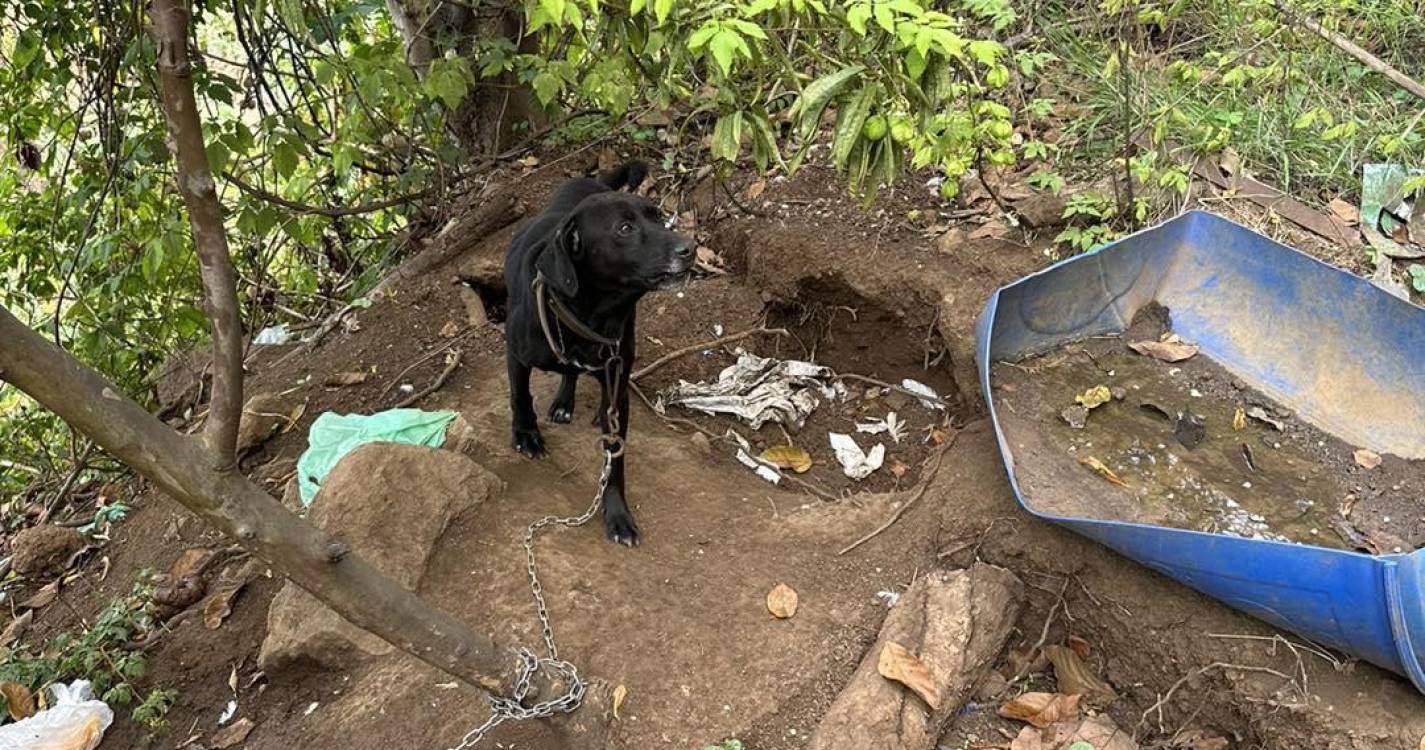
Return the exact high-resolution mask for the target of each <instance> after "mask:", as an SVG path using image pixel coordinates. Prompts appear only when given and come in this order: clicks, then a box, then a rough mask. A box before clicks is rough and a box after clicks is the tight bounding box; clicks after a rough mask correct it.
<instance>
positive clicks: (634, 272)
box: [535, 191, 697, 297]
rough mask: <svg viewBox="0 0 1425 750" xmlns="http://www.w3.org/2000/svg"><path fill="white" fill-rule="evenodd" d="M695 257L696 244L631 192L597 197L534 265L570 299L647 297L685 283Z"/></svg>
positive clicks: (558, 231)
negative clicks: (592, 294) (585, 296)
mask: <svg viewBox="0 0 1425 750" xmlns="http://www.w3.org/2000/svg"><path fill="white" fill-rule="evenodd" d="M696 258H697V246H696V245H695V244H694V242H693V241H692V239H690V238H688V237H684V236H682V235H680V234H677V233H675V232H673V231H672V230H670V229H669V228H668V226H667V225H666V224H665V223H664V220H663V214H662V212H661V211H659V210H658V207H657V206H655V205H653V204H652V203H650V202H649V201H647V200H645V199H644V198H641V197H639V196H637V195H633V194H631V193H624V192H617V191H610V192H604V193H596V194H594V195H591V196H589V197H588V198H585V199H584V200H583V201H582V202H580V203H579V205H578V206H576V207H575V208H574V210H573V212H571V213H570V214H569V216H568V217H566V218H565V219H564V221H562V222H560V224H559V227H558V229H556V230H555V232H554V236H553V237H552V238H551V239H550V244H549V247H548V248H546V249H545V250H544V252H543V253H541V254H540V256H539V259H538V260H537V261H536V263H535V266H536V268H537V269H538V270H539V272H540V273H542V274H543V275H544V278H545V279H546V280H547V281H548V282H549V284H550V286H551V287H553V288H554V289H555V291H558V292H559V293H560V294H563V295H564V296H566V297H573V296H575V295H577V294H578V293H579V292H580V290H584V291H595V292H612V293H618V292H639V293H641V292H648V291H653V290H655V289H671V288H673V287H676V286H677V285H679V284H681V283H683V282H684V281H685V280H686V279H687V278H688V275H689V273H691V271H692V268H693V262H694V260H696Z"/></svg>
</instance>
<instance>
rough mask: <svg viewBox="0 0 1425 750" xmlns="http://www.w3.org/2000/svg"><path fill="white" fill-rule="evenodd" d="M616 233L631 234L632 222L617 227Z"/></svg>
mask: <svg viewBox="0 0 1425 750" xmlns="http://www.w3.org/2000/svg"><path fill="white" fill-rule="evenodd" d="M618 233H619V234H633V222H631V221H625V222H624V223H622V224H620V225H618Z"/></svg>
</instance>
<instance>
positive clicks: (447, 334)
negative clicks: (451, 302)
mask: <svg viewBox="0 0 1425 750" xmlns="http://www.w3.org/2000/svg"><path fill="white" fill-rule="evenodd" d="M457 333H460V324H459V323H456V322H455V321H453V320H447V321H445V325H443V326H441V327H440V337H441V338H443V339H451V338H455V334H457Z"/></svg>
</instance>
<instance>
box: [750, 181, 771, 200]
mask: <svg viewBox="0 0 1425 750" xmlns="http://www.w3.org/2000/svg"><path fill="white" fill-rule="evenodd" d="M766 189H767V181H766V180H757V181H756V182H753V183H752V184H751V185H748V186H747V199H748V200H754V201H755V200H757V199H758V198H761V197H762V193H763V191H765V190H766Z"/></svg>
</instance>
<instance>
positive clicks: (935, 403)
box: [901, 378, 945, 411]
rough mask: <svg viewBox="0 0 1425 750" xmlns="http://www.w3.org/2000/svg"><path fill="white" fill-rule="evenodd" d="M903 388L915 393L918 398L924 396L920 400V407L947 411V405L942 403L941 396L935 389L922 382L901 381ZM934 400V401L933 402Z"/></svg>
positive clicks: (907, 379)
mask: <svg viewBox="0 0 1425 750" xmlns="http://www.w3.org/2000/svg"><path fill="white" fill-rule="evenodd" d="M901 387H902V388H904V389H906V390H908V391H910V392H911V393H914V394H915V395H917V396H924V397H925V398H922V399H921V400H920V405H921V406H923V407H925V408H927V409H929V410H931V411H945V404H943V403H941V401H940V394H939V393H937V392H936V391H935V389H934V388H931V387H930V386H928V385H926V384H924V383H922V382H920V381H919V380H912V379H910V378H906V379H905V380H902V381H901ZM931 399H934V400H931Z"/></svg>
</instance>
